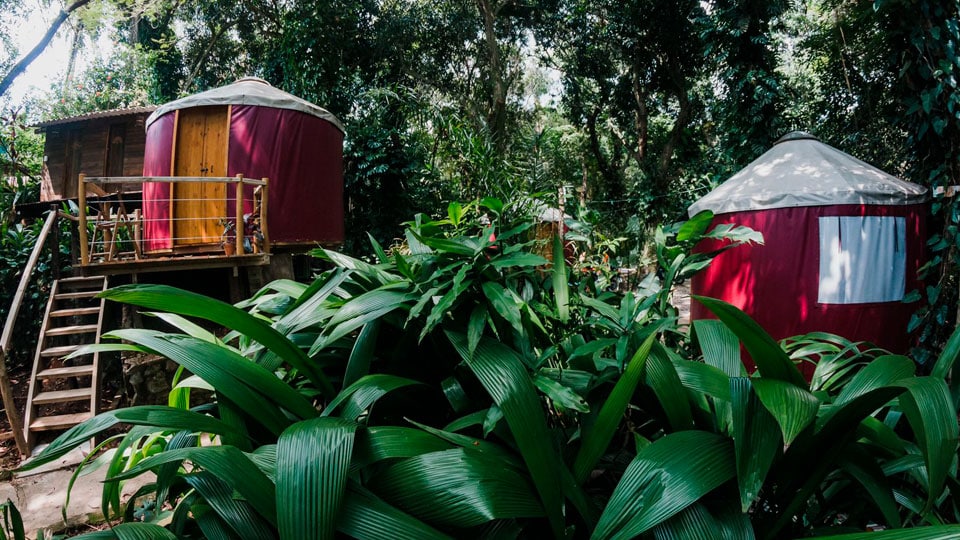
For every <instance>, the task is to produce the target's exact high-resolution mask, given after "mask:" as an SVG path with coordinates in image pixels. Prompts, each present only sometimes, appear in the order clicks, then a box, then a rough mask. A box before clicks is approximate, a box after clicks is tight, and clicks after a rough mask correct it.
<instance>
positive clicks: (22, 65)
mask: <svg viewBox="0 0 960 540" xmlns="http://www.w3.org/2000/svg"><path fill="white" fill-rule="evenodd" d="M89 3H90V0H76V1H75V2H73V3H72V4H70V5H69V6H67V7H66V8H65V9H62V10H61V11H60V13H59V14H57V17H56V18H55V19H53V22H51V23H50V28H48V29H47V33H46V34H44V35H43V37H42V38H40V42H39V43H37V44H36V45H34V47H33V48H32V49H30V52H28V53H27V54H26V56H24V57H23V58H21V59H20V60H19V61H17V63H16V64H14V65H13V67H12V68H10V71H9V72H7V74H6V75H4V76H3V80H0V96H2V95H4V94H6V93H7V90H8V89H9V88H10V85H11V84H13V81H14V79H16V78H17V77H19V76H20V75H21V74H22V73H23V72H24V71H26V69H27V67H28V66H29V65H30V64H31V63H32V62H33V61H34V60H36V59H37V57H38V56H40V53H42V52H43V50H44V49H46V48H47V45H50V42H51V41H53V37H54V36H56V35H57V31H58V30H60V27H61V26H62V25H63V23H64V21H66V20H67V18H68V17H69V16H70V14H71V13H73V12H74V11H76V10H78V9H80V8H82V7H83V6H85V5H87V4H89Z"/></svg>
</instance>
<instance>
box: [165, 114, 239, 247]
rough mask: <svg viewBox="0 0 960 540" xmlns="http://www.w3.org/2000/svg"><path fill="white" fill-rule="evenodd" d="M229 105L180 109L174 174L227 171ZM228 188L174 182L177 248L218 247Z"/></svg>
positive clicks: (206, 175)
mask: <svg viewBox="0 0 960 540" xmlns="http://www.w3.org/2000/svg"><path fill="white" fill-rule="evenodd" d="M227 141H228V110H227V107H196V108H192V109H181V110H180V111H178V112H177V138H176V148H175V149H174V165H173V175H174V176H194V177H211V176H221V177H223V176H226V175H227ZM226 197H227V188H226V184H223V183H221V182H179V183H176V184H174V185H173V199H174V202H173V212H172V217H173V233H174V241H173V245H174V248H177V247H190V248H193V249H204V248H208V247H209V248H216V247H217V245H218V244H219V242H220V236H221V233H222V232H223V227H222V226H221V225H220V224H219V223H218V220H220V219H221V218H225V217H226V215H227V201H226Z"/></svg>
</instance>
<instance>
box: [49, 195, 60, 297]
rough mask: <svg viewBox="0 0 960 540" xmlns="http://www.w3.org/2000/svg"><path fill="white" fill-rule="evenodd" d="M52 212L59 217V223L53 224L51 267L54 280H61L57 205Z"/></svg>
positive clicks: (52, 205)
mask: <svg viewBox="0 0 960 540" xmlns="http://www.w3.org/2000/svg"><path fill="white" fill-rule="evenodd" d="M50 211H51V212H53V213H54V215H56V216H57V221H54V222H53V230H52V231H50V232H51V233H52V234H53V247H51V248H50V266H51V267H52V268H51V270H52V273H53V279H60V221H59V218H60V211H59V209H58V208H57V205H56V204H51V205H50Z"/></svg>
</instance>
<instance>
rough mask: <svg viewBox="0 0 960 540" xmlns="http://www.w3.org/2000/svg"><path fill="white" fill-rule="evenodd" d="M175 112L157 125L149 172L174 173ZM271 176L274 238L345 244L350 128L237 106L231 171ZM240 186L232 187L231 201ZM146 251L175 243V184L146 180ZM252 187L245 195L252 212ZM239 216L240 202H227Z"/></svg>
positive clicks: (152, 130) (150, 142) (151, 136)
mask: <svg viewBox="0 0 960 540" xmlns="http://www.w3.org/2000/svg"><path fill="white" fill-rule="evenodd" d="M174 117H175V113H169V114H165V115H164V116H162V117H160V118H159V119H158V120H157V121H156V122H154V123H153V124H151V125H150V127H149V129H148V131H147V144H146V150H145V154H146V156H145V159H144V175H145V176H169V175H170V163H171V160H170V156H171V152H172V145H173V127H174V126H173V124H174ZM237 174H243V175H244V176H245V177H248V178H268V179H269V182H270V183H269V189H268V208H267V219H268V220H269V228H268V233H269V235H270V242H271V243H299V244H314V243H318V242H330V243H334V242H342V241H343V238H344V230H343V133H342V132H341V131H340V130H338V129H337V128H336V127H334V126H333V124H331V123H329V122H327V121H325V120H322V119H320V118H317V117H315V116H311V115H309V114H304V113H301V112H298V111H293V110H288V109H274V108H271V107H257V106H250V105H234V106H233V109H232V112H231V116H230V142H229V147H228V156H227V176H236V175H237ZM233 190H234V187H233V186H230V187H229V188H228V192H227V197H228V199H227V200H228V201H232V200H233V193H234V191H233ZM143 192H144V203H143V204H144V219H145V223H144V239H145V249H146V250H147V251H155V250H160V249H169V248H171V247H172V240H171V238H170V234H171V231H170V223H169V217H170V203H169V198H170V184H159V183H158V184H144V190H143ZM252 192H253V187H252V186H251V187H248V188H247V191H246V192H245V193H244V198H245V199H246V202H245V204H244V212H245V213H246V212H250V211H251V210H252V204H253V203H252ZM227 213H228V215H229V216H231V217H232V216H233V215H234V213H235V212H234V205H233V204H232V202H230V203H228V204H227Z"/></svg>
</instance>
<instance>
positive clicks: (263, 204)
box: [77, 174, 270, 266]
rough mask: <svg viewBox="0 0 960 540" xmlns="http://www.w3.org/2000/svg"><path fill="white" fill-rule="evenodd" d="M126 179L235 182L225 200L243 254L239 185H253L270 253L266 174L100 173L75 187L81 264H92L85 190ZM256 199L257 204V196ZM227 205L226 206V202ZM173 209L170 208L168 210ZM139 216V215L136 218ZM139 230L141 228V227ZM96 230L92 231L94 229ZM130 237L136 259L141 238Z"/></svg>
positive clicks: (98, 189)
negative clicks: (76, 191) (245, 175)
mask: <svg viewBox="0 0 960 540" xmlns="http://www.w3.org/2000/svg"><path fill="white" fill-rule="evenodd" d="M130 182H155V183H222V184H224V185H227V184H236V186H237V187H236V189H235V190H234V197H233V201H230V200H226V201H225V202H226V204H227V205H230V204H231V203H232V205H233V208H234V212H235V214H234V216H233V229H234V235H235V238H236V245H237V246H238V250H239V254H241V255H242V254H243V247H242V246H243V240H244V221H243V203H244V198H243V191H244V190H243V186H245V185H250V186H255V188H254V206H255V208H257V207H258V208H259V213H260V216H259V220H260V234H261V235H262V236H263V245H262V253H264V254H268V253H270V236H269V231H268V228H267V221H268V220H267V202H268V200H267V195H268V180H267V179H266V178H261V179H255V178H245V177H244V176H243V175H242V174H238V175H236V176H234V177H207V176H143V177H132V176H102V177H89V176H86V175H83V174H81V175H80V182H79V189H78V201H77V202H78V204H79V206H80V208H81V209H82V210H81V211H80V220H79V221H80V223H79V225H80V226H79V236H80V242H79V243H80V264H81V265H83V266H86V265H90V264H95V263H94V262H93V261H92V257H91V245H92V244H93V243H92V242H91V241H90V240H91V239H90V237H89V230H88V227H87V224H88V223H89V221H90V219H89V217H88V216H87V213H86V208H87V201H88V197H87V192H88V190H89V191H91V192H93V193H103V192H105V191H108V190H109V189H107V190H105V189H103V188H102V187H101V186H103V187H107V186H109V185H111V184H129V183H130ZM258 199H259V204H257V200H258ZM227 207H229V206H227ZM172 211H173V209H171V212H172ZM214 218H216V219H226V218H225V216H204V215H197V216H188V217H175V219H197V220H203V219H214ZM138 219H139V218H138ZM141 230H142V229H141ZM94 233H96V231H94ZM130 236H131V241H132V242H134V252H135V255H136V257H137V258H138V259H139V258H140V257H141V256H142V254H143V252H144V250H143V249H142V246H141V245H140V244H141V243H142V242H143V239H142V238H139V237H138V236H137V235H136V234H132V235H130ZM111 240H113V239H111ZM104 243H107V240H106V239H105V240H104Z"/></svg>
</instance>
